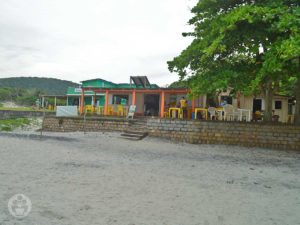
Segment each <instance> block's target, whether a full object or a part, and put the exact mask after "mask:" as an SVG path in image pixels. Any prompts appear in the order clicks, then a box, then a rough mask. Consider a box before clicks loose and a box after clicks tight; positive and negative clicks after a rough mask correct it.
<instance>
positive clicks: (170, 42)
mask: <svg viewBox="0 0 300 225" xmlns="http://www.w3.org/2000/svg"><path fill="white" fill-rule="evenodd" d="M195 4H196V0H118V1H117V0H26V1H24V0H2V1H0V78H4V77H18V76H38V77H53V78H58V79H64V80H71V81H74V82H80V81H82V80H87V79H92V78H102V79H106V80H109V81H113V82H116V83H121V82H129V76H138V75H145V76H148V78H149V80H150V82H151V83H157V84H159V85H161V86H164V85H166V84H170V83H172V82H173V81H176V80H178V75H177V74H171V73H170V72H169V71H168V66H167V63H166V62H167V61H168V60H171V59H172V58H173V57H175V56H177V55H179V54H180V52H181V51H182V50H183V49H185V48H186V47H187V46H188V45H189V43H190V42H191V39H189V38H184V37H182V35H181V34H182V32H186V31H190V30H191V27H190V26H188V24H187V22H188V20H189V19H190V18H191V17H192V14H191V12H190V9H191V8H192V7H193V6H194V5H195Z"/></svg>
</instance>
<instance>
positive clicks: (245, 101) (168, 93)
mask: <svg viewBox="0 0 300 225" xmlns="http://www.w3.org/2000/svg"><path fill="white" fill-rule="evenodd" d="M81 83H82V85H81V87H78V88H73V87H70V88H68V91H67V104H68V105H77V106H79V108H80V112H81V113H83V112H84V107H85V106H87V105H88V106H96V107H98V106H100V107H103V109H104V110H103V111H104V113H103V114H104V115H111V113H110V112H109V108H110V107H112V106H117V105H123V106H127V107H129V106H130V105H136V113H135V115H137V116H159V117H164V116H165V112H167V111H168V108H170V107H172V106H173V107H174V106H178V103H179V100H180V99H181V98H182V97H185V98H186V99H187V101H188V107H189V108H190V109H191V112H194V109H195V108H197V107H200V108H206V107H208V106H213V105H211V104H210V103H209V99H208V101H207V96H206V95H202V96H200V97H197V98H194V99H192V100H191V99H189V98H188V94H189V90H188V89H187V88H161V87H159V86H158V85H156V84H151V83H150V82H149V80H148V78H147V77H146V76H132V77H130V82H129V83H113V82H110V81H107V80H104V79H101V78H97V79H91V80H85V81H82V82H81ZM83 99H84V100H83ZM224 100H226V102H227V103H228V104H232V105H233V106H234V107H235V108H242V109H247V110H250V111H251V112H252V113H255V112H256V111H261V112H262V111H264V109H265V101H264V98H263V97H261V96H244V95H240V96H238V97H232V96H231V95H230V94H229V92H224V93H221V94H220V95H219V96H218V98H217V103H216V106H218V105H220V103H221V102H222V101H224ZM207 102H208V104H207ZM273 109H274V110H273V112H274V115H277V116H278V117H279V121H280V122H284V123H286V122H291V120H292V118H293V117H292V114H293V113H292V111H293V105H292V104H291V101H290V98H289V97H287V96H280V95H275V96H274V99H273ZM252 113H251V117H252ZM251 119H252V118H251Z"/></svg>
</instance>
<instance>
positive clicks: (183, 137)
mask: <svg viewBox="0 0 300 225" xmlns="http://www.w3.org/2000/svg"><path fill="white" fill-rule="evenodd" d="M147 126H148V128H149V133H150V135H151V136H155V137H165V138H168V139H171V140H174V141H183V142H188V143H195V144H228V145H241V146H247V147H265V148H274V149H293V150H300V126H294V125H284V124H262V123H245V122H223V121H183V120H170V119H148V121H147Z"/></svg>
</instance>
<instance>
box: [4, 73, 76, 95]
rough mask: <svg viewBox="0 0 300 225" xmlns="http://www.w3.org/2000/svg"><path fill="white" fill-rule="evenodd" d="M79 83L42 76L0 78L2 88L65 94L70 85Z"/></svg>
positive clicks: (73, 85) (74, 85)
mask: <svg viewBox="0 0 300 225" xmlns="http://www.w3.org/2000/svg"><path fill="white" fill-rule="evenodd" d="M76 86H78V84H76V83H73V82H71V81H66V80H59V79H53V78H40V77H12V78H2V79H0V88H16V89H19V90H22V89H30V90H41V91H42V92H43V93H45V94H51V95H61V94H65V93H66V90H67V88H68V87H76Z"/></svg>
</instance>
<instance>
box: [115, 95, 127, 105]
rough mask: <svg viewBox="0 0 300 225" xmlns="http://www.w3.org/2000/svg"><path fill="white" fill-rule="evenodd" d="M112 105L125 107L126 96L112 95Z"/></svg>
mask: <svg viewBox="0 0 300 225" xmlns="http://www.w3.org/2000/svg"><path fill="white" fill-rule="evenodd" d="M113 104H117V105H119V104H121V105H127V104H128V95H114V96H113Z"/></svg>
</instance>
